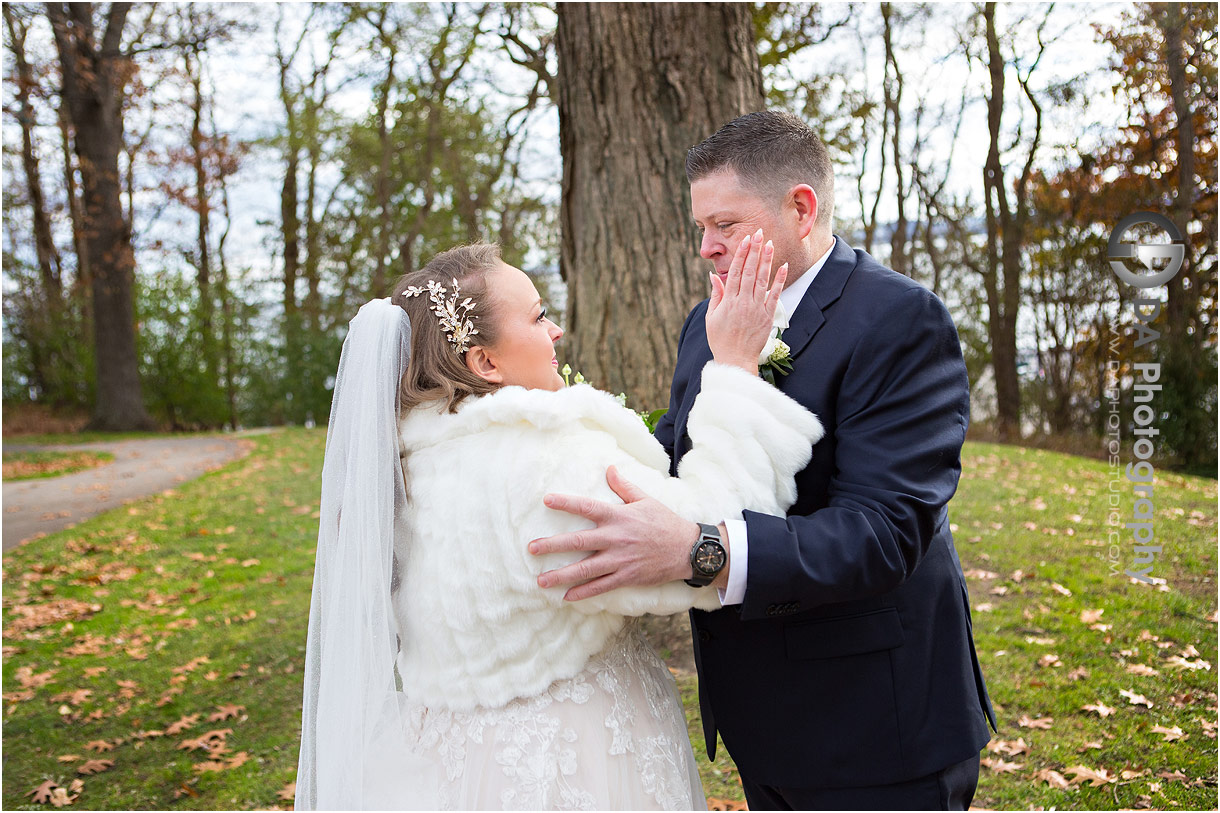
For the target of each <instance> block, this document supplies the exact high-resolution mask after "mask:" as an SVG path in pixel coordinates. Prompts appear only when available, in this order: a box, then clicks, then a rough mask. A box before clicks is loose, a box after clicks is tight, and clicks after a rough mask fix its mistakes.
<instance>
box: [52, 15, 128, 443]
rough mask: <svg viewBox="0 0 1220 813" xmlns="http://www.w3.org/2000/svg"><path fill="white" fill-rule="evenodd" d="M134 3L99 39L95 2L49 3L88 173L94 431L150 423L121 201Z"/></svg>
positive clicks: (67, 103) (110, 18)
mask: <svg viewBox="0 0 1220 813" xmlns="http://www.w3.org/2000/svg"><path fill="white" fill-rule="evenodd" d="M130 7H131V4H130V3H112V4H111V5H110V6H109V8H108V9H107V10H106V11H105V13H104V15H103V18H104V20H105V26H104V28H103V30H102V36H101V39H100V40H99V39H98V37H97V36H96V33H95V25H94V19H93V17H94V9H93V4H92V3H49V4H47V16H48V17H49V18H50V21H51V28H52V30H53V31H54V34H55V45H56V49H57V51H58V53H59V68H60V76H61V79H62V82H63V86H62V91H61V93H62V97H63V104H64V107H65V109H66V110H67V113H68V118H69V120H70V121H71V124H72V131H73V136H74V137H73V146H74V148H75V152H76V154H77V156H78V157H79V159H80V172H81V177H82V179H83V184H82V187H83V207H82V208H83V212H82V215H83V223H82V224H81V225H82V226H83V231H84V233H85V245H86V250H87V252H88V255H89V268H90V272H91V276H92V279H91V289H92V303H93V307H92V319H93V341H94V359H95V364H96V370H97V376H96V379H97V384H96V388H97V395H96V402H95V404H94V407H93V419H92V421H91V426H92V427H93V428H95V429H107V430H122V429H143V428H150V427H151V426H152V420H151V419H150V418H149V416H148V413H147V412H146V411H145V408H144V401H143V397H142V394H141V385H140V373H139V366H138V358H137V355H136V330H135V313H134V309H135V296H134V285H135V256H134V254H133V252H132V246H131V224H130V223H128V221H127V219H126V218H125V217H124V214H123V207H122V202H121V199H120V182H119V164H118V158H119V151H120V150H121V149H122V145H123V93H124V87H125V85H126V83H127V80H128V77H129V75H130V71H131V60H130V58H129V57H128V56H127V55H125V54H124V53H123V52H122V50H121V46H122V43H123V29H124V26H125V25H126V22H127V14H128V12H129V11H130Z"/></svg>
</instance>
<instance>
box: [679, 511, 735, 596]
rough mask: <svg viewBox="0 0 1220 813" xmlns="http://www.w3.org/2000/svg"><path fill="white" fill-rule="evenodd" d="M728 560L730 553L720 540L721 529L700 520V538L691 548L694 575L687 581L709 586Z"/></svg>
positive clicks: (690, 583) (691, 564) (694, 585)
mask: <svg viewBox="0 0 1220 813" xmlns="http://www.w3.org/2000/svg"><path fill="white" fill-rule="evenodd" d="M728 561H729V555H728V553H727V552H725V549H724V543H722V542H721V541H720V529H719V528H717V527H716V526H715V525H706V524H704V523H702V522H700V523H699V538H698V539H697V540H695V544H694V546H693V547H692V548H691V549H690V567H691V570H692V571H694V575H693V576H692V577H691V578H689V579H687V580H686V583H687V584H689V585H690V586H691V587H707V586H708V585H709V584H711V583H712V581H713V580H715V578H716V577H717V576H718V575H720V571H722V570H724V566H725V565H726V564H727V563H728Z"/></svg>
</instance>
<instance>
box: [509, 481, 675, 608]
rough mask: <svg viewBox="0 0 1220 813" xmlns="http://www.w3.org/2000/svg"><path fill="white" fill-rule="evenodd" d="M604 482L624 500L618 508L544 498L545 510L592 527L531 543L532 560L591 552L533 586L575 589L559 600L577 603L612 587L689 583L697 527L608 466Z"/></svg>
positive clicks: (580, 500) (588, 500) (548, 573)
mask: <svg viewBox="0 0 1220 813" xmlns="http://www.w3.org/2000/svg"><path fill="white" fill-rule="evenodd" d="M606 482H607V483H608V484H609V486H610V488H611V489H612V490H613V491H614V493H615V494H617V495H619V497H621V498H622V499H623V504H622V505H615V504H611V503H607V502H602V501H601V500H595V499H592V498H590V497H577V496H572V495H569V494H548V495H546V498H545V503H546V505H547V507H548V508H553V509H555V510H557V511H566V512H567V513H569V514H576V515H577V516H581V517H584V518H586V519H588V520H590V521H592V522H595V523H597V527H596V528H590V529H588V530H584V531H574V532H572V533H566V534H556V535H555V536H548V537H544V538H542V539H535V540H533V541H531V542H530V543H529V551H530V553H532V554H535V555H541V554H545V553H560V552H568V551H593V553H592V554H591V555H589V556H587V557H585V558H584V559H582V560H580V561H579V562H575V563H573V564H570V565H568V566H566V567H561V568H558V569H556V570H548V571H546V572H545V573H543V574H541V575H540V576H539V577H538V585H539V586H540V587H564V586H568V585H575V586H573V587H571V589H570V590H568V591H567V593H565V594H564V598H565V599H567V600H568V601H580V600H581V599H586V598H591V597H593V596H598V595H601V594H602V593H605V592H607V591H609V590H613V589H615V588H616V587H625V586H627V585H637V586H648V585H655V584H664V583H665V582H671V581H677V580H679V579H687V578H690V576H691V567H690V558H689V554H690V549H691V547H692V546H693V545H694V544H695V541H696V540H697V539H698V538H699V526H698V524H696V523H694V522H690V521H688V520H685V519H682V517H680V516H678V515H677V514H675V513H674V512H673V511H670V510H669V509H668V508H666V507H665V506H664V505H662V504H661V503H660V502H659V501H658V500H655V499H653V498H652V497H649V496H648V495H647V494H645V493H644V492H643V491H641V490H640V489H638V488H636V487H635V486H634V485H632V484H631V483H630V482H628V481H627V480H625V479H624V478H623V477H622V476H621V475H619V473H618V471H617V470H616V469H615V468H614V467H613V466H611V467H610V468H609V469H607V470H606Z"/></svg>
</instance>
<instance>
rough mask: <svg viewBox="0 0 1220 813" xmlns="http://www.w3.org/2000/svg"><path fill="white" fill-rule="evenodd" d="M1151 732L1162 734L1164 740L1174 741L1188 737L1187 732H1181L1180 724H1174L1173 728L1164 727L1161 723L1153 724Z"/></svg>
mask: <svg viewBox="0 0 1220 813" xmlns="http://www.w3.org/2000/svg"><path fill="white" fill-rule="evenodd" d="M1152 733H1153V734H1162V735H1164V737H1165V739H1164V741H1165V742H1175V741H1177V740H1185V739H1187V738H1189V737H1190V735H1189V734H1185V733H1183V732H1182V728H1181V726H1176V725H1175V726H1174V727H1173V728H1166V727H1165V726H1163V725H1154V726H1153V727H1152Z"/></svg>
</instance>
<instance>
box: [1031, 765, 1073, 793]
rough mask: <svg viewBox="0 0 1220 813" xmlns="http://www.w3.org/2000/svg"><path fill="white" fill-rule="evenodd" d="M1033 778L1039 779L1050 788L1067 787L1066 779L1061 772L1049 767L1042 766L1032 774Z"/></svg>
mask: <svg viewBox="0 0 1220 813" xmlns="http://www.w3.org/2000/svg"><path fill="white" fill-rule="evenodd" d="M1034 778H1035V779H1040V780H1042V781H1043V782H1045V783H1046V784H1048V785H1050V786H1051V787H1052V788H1058V789H1059V790H1064V789H1066V788H1067V787H1068V781H1067V779H1066V778H1065V777H1064V775H1063V774H1061V773H1059V772H1058V771H1052V770H1051V769H1050V768H1043V769H1042V770H1040V771H1038V772H1037V773H1036V774H1034Z"/></svg>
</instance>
